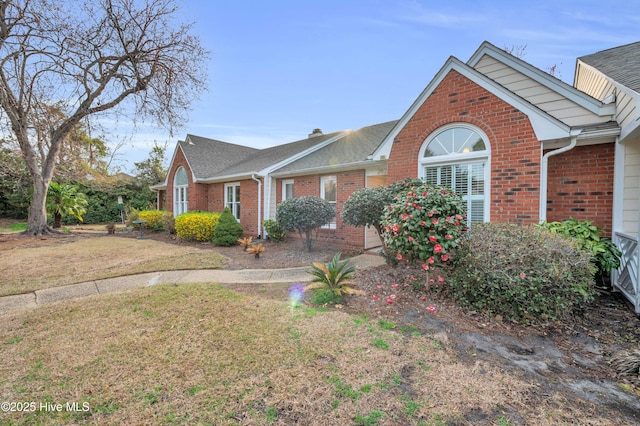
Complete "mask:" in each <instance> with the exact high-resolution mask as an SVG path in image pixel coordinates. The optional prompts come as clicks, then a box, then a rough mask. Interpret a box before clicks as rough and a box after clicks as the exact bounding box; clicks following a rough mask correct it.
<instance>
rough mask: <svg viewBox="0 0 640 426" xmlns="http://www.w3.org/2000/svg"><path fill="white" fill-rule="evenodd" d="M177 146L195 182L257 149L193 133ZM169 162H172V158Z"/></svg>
mask: <svg viewBox="0 0 640 426" xmlns="http://www.w3.org/2000/svg"><path fill="white" fill-rule="evenodd" d="M178 147H179V148H180V149H182V152H183V154H184V157H185V159H186V160H187V163H188V164H189V168H190V169H191V173H192V174H193V179H194V181H196V182H197V181H200V180H202V179H206V178H208V177H210V176H211V175H213V174H215V173H218V172H219V171H220V170H222V169H225V168H227V167H228V166H229V165H230V164H234V163H236V162H238V160H240V159H242V158H246V157H248V156H250V155H252V154H254V153H256V152H258V151H259V150H258V149H256V148H251V147H248V146H243V145H236V144H233V143H229V142H223V141H219V140H215V139H208V138H203V137H201V136H195V135H187V137H186V138H185V140H184V141H180V142H178ZM171 162H172V163H173V160H172V161H171Z"/></svg>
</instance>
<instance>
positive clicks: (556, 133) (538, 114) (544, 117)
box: [372, 56, 571, 160]
mask: <svg viewBox="0 0 640 426" xmlns="http://www.w3.org/2000/svg"><path fill="white" fill-rule="evenodd" d="M450 71H456V72H458V73H460V74H461V75H462V76H464V77H466V78H468V79H469V80H471V81H472V82H474V83H475V84H477V85H478V86H480V87H482V88H484V89H485V90H487V91H488V92H490V93H492V94H493V95H495V96H497V97H498V98H500V99H501V100H503V101H504V102H506V103H508V104H509V105H512V106H513V107H514V108H517V109H518V110H520V111H522V112H523V113H524V114H526V115H527V117H528V118H529V121H530V122H531V125H532V127H533V130H534V132H535V134H536V138H537V139H538V140H539V141H544V140H554V139H563V138H567V137H569V135H570V132H571V129H570V127H569V126H567V125H566V124H565V123H563V122H561V121H560V120H558V119H557V118H555V117H552V116H551V115H549V114H547V113H546V112H544V111H542V110H541V109H540V108H538V107H536V106H535V105H533V104H531V103H529V102H528V101H526V100H525V99H523V98H521V97H520V96H518V95H516V94H515V93H513V92H511V91H510V90H508V89H506V88H505V87H504V86H501V85H500V84H498V83H496V82H495V81H493V80H491V79H490V78H488V77H487V76H485V75H484V74H481V73H479V72H478V71H476V70H475V69H473V68H471V67H470V66H468V65H466V64H464V63H462V62H461V61H460V60H459V59H457V58H454V57H453V56H452V57H450V58H449V59H448V60H447V62H445V64H444V65H443V67H442V68H441V69H440V71H438V73H437V74H436V75H435V77H434V78H433V80H431V82H430V83H429V85H427V87H426V88H425V89H424V90H423V91H422V93H421V94H420V96H418V98H417V99H416V100H415V102H414V103H413V104H412V105H411V107H409V109H408V110H407V112H405V113H404V115H403V116H402V118H401V119H400V120H399V121H398V123H397V124H396V125H395V127H394V128H393V129H392V130H391V131H390V132H389V134H388V135H387V136H386V137H385V139H384V140H383V141H382V143H381V144H380V146H379V147H378V149H377V150H376V151H375V152H374V153H373V155H372V157H373V159H375V160H380V159H387V158H389V155H390V153H391V148H392V146H393V141H394V139H395V137H396V136H397V135H398V133H400V131H401V130H402V129H403V128H404V126H406V124H407V123H408V122H409V120H411V118H412V117H413V116H414V115H415V114H416V112H417V111H418V109H419V108H420V107H421V106H422V105H423V104H424V103H425V102H426V100H427V99H428V98H429V96H431V94H432V93H433V91H434V90H435V89H436V88H437V87H438V86H439V85H440V83H441V82H442V80H444V78H445V77H446V76H447V75H448V74H449V72H450Z"/></svg>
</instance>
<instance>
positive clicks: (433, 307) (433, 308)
mask: <svg viewBox="0 0 640 426" xmlns="http://www.w3.org/2000/svg"><path fill="white" fill-rule="evenodd" d="M427 311H429V312H435V311H436V307H435V306H427Z"/></svg>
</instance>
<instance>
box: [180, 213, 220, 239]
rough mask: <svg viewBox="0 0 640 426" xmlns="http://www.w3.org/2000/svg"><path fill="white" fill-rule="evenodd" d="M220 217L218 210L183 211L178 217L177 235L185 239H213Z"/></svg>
mask: <svg viewBox="0 0 640 426" xmlns="http://www.w3.org/2000/svg"><path fill="white" fill-rule="evenodd" d="M219 219H220V213H216V212H187V213H182V214H181V215H179V216H178V217H176V221H175V227H176V235H177V236H178V238H180V239H182V240H185V241H202V242H204V241H211V239H212V238H213V234H214V232H215V230H216V226H217V225H218V220H219Z"/></svg>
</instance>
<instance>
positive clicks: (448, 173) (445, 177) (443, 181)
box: [438, 166, 454, 188]
mask: <svg viewBox="0 0 640 426" xmlns="http://www.w3.org/2000/svg"><path fill="white" fill-rule="evenodd" d="M453 167H454V166H441V167H438V168H439V169H440V176H439V177H440V179H439V182H438V185H442V186H446V187H448V188H453V185H452V184H453Z"/></svg>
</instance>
